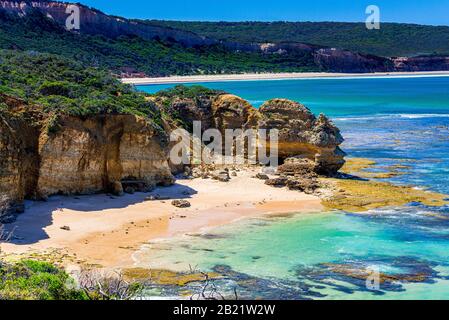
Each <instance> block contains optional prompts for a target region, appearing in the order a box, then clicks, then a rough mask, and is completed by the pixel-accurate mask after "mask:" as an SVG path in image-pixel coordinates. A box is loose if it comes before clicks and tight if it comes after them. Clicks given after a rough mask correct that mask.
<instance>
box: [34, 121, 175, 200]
mask: <svg viewBox="0 0 449 320" xmlns="http://www.w3.org/2000/svg"><path fill="white" fill-rule="evenodd" d="M60 128H61V129H60V130H58V132H57V133H56V134H50V135H42V136H41V138H40V143H39V155H40V158H41V165H40V169H39V181H38V185H37V190H38V192H39V194H41V195H43V196H45V195H51V194H55V193H63V194H73V193H94V192H99V191H102V190H109V189H111V186H112V184H113V183H114V182H115V181H121V180H127V179H137V180H142V182H143V183H146V184H147V185H154V184H170V183H171V182H172V177H171V174H170V169H169V167H168V164H167V157H168V156H167V150H166V147H167V144H166V143H165V142H163V141H161V137H159V136H157V134H156V133H155V131H154V129H153V128H151V127H150V126H148V124H147V123H146V122H145V120H144V119H140V118H138V117H135V116H132V115H114V116H111V115H108V116H96V117H93V118H89V119H86V120H81V119H78V118H74V117H67V118H65V119H63V120H62V121H61V122H60Z"/></svg>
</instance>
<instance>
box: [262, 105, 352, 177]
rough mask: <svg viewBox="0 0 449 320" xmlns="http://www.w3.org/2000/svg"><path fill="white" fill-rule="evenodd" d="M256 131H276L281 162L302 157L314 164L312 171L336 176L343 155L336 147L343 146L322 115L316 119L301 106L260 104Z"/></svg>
mask: <svg viewBox="0 0 449 320" xmlns="http://www.w3.org/2000/svg"><path fill="white" fill-rule="evenodd" d="M259 113H260V114H261V120H260V121H259V123H258V127H259V128H262V129H267V130H268V131H270V130H272V129H277V130H278V131H279V143H278V148H279V149H278V154H279V157H280V158H281V159H287V158H289V157H294V156H301V157H302V158H305V159H309V160H312V161H313V162H314V163H315V167H314V171H316V172H317V173H323V174H332V173H335V172H337V171H338V170H339V169H340V168H341V167H342V166H343V165H344V163H345V162H344V156H345V155H346V154H345V153H344V152H343V151H342V150H341V149H340V148H339V147H338V146H339V145H340V144H341V143H343V141H344V140H343V137H342V136H341V134H340V130H339V129H338V128H337V127H335V126H334V125H333V124H332V122H331V121H330V120H329V119H328V118H326V116H324V115H320V116H319V117H318V118H316V117H315V116H314V115H313V113H312V112H311V111H310V110H309V109H308V108H307V107H305V106H304V105H302V104H300V103H297V102H294V101H290V100H285V99H273V100H270V101H267V102H266V103H265V104H263V105H262V106H261V107H260V109H259Z"/></svg>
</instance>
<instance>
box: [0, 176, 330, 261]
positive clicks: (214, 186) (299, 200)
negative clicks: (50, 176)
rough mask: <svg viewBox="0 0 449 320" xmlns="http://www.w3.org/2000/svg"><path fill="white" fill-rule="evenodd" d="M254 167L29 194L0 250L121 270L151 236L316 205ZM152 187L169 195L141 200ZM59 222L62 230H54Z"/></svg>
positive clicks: (309, 209) (318, 207) (314, 200)
mask: <svg viewBox="0 0 449 320" xmlns="http://www.w3.org/2000/svg"><path fill="white" fill-rule="evenodd" d="M257 172H258V171H255V170H245V171H240V172H238V176H237V177H234V178H233V179H231V181H229V182H227V183H224V182H219V181H215V180H211V179H206V180H205V179H201V178H196V179H192V180H178V181H177V183H176V184H175V185H174V186H170V187H165V188H158V189H156V190H155V191H154V192H152V193H148V194H146V193H136V194H133V195H125V196H123V197H112V198H111V196H110V195H106V194H101V195H90V196H80V197H73V196H71V197H64V196H55V197H51V198H49V200H48V201H47V202H32V201H30V202H28V203H27V210H26V212H25V213H23V214H21V215H19V216H18V218H17V221H16V222H15V223H13V224H11V225H8V229H9V230H14V233H13V235H14V237H15V238H14V239H13V241H11V242H9V243H2V244H0V249H1V251H2V254H3V255H6V256H10V257H12V258H14V257H16V258H26V257H29V256H33V255H42V256H45V255H46V254H48V255H49V256H50V257H51V258H52V259H53V258H54V259H61V260H62V261H58V262H60V263H62V264H63V265H65V266H66V267H70V266H73V265H75V266H77V265H78V266H79V265H87V266H89V265H91V266H97V267H99V268H105V269H124V268H130V267H133V266H134V265H135V263H136V261H135V260H134V259H133V256H134V254H135V253H136V252H138V251H139V250H140V247H141V246H142V245H145V244H146V243H148V242H150V241H153V240H157V239H161V238H171V237H176V236H179V235H183V234H188V233H197V232H201V231H202V230H205V229H210V228H214V227H218V226H222V225H226V224H231V223H233V222H234V221H237V220H240V219H244V218H251V217H258V216H266V215H270V214H292V213H298V214H301V213H318V212H322V211H323V209H324V207H323V206H322V205H321V199H320V198H319V197H317V196H312V195H306V194H304V193H300V192H297V191H291V190H288V189H284V188H282V189H278V188H273V187H271V186H267V185H265V184H264V182H265V181H264V180H259V179H255V178H252V176H253V175H254V174H255V173H257ZM154 194H159V195H161V196H163V197H169V198H170V200H157V201H145V198H146V197H148V196H150V195H154ZM187 194H188V195H187ZM173 199H186V200H188V201H189V202H190V203H191V207H190V208H185V209H179V208H176V207H174V206H173V205H172V204H171V201H172V200H173ZM65 226H67V227H69V230H63V229H61V228H63V227H65Z"/></svg>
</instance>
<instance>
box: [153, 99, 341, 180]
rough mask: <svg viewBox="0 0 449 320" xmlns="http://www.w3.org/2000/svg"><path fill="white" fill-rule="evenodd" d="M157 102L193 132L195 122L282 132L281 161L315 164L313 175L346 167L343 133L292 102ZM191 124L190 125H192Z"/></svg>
mask: <svg viewBox="0 0 449 320" xmlns="http://www.w3.org/2000/svg"><path fill="white" fill-rule="evenodd" d="M154 101H155V102H156V103H157V104H158V105H159V106H160V108H161V109H163V110H165V112H166V113H167V114H170V115H171V117H172V118H173V120H174V122H175V123H176V124H177V125H180V126H182V127H184V128H185V129H186V130H188V131H191V130H192V127H191V123H192V122H193V121H201V122H202V131H203V132H204V131H205V130H207V129H211V128H212V129H218V130H219V131H220V132H222V133H223V132H224V130H225V129H243V130H245V129H266V130H267V131H268V132H269V131H270V130H271V129H278V130H279V150H278V154H279V158H280V160H281V162H282V161H283V160H284V159H287V158H289V157H293V156H300V157H303V158H305V159H309V160H311V161H312V162H313V164H314V165H313V171H315V172H316V173H320V174H334V173H336V172H337V171H338V170H339V169H340V168H341V167H342V166H343V165H344V163H345V161H344V156H345V155H346V154H345V153H344V152H343V151H342V150H341V149H340V148H339V145H340V144H341V143H343V138H342V136H341V134H340V131H339V129H338V128H337V127H335V126H334V125H333V124H332V122H331V121H330V120H329V119H327V118H326V117H325V116H324V115H320V116H319V117H318V118H317V117H315V115H313V113H312V112H311V111H310V110H309V109H308V108H306V107H305V106H303V105H301V104H299V103H297V102H294V101H290V100H285V99H273V100H270V101H267V102H266V103H265V104H263V106H262V107H261V108H260V109H256V108H254V107H253V106H251V105H250V104H249V102H247V101H245V100H244V99H242V98H239V97H237V96H234V95H230V94H225V93H217V94H216V95H203V96H201V97H199V98H198V97H197V98H190V97H183V98H182V97H177V98H175V99H172V98H169V97H166V96H159V97H156V98H154ZM189 124H190V125H189Z"/></svg>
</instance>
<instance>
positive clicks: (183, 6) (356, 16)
mask: <svg viewBox="0 0 449 320" xmlns="http://www.w3.org/2000/svg"><path fill="white" fill-rule="evenodd" d="M79 1H80V2H81V3H83V4H86V5H89V6H91V7H95V8H98V9H100V10H102V11H104V12H106V13H109V14H114V15H118V16H124V17H128V18H143V19H167V20H207V21H249V20H250V21H279V20H284V21H352V22H354V21H355V22H361V21H365V19H366V15H365V9H366V7H367V6H368V5H377V6H378V7H379V8H380V10H381V21H384V22H410V23H419V24H432V25H449V0H371V1H366V0H305V1H304V0H79Z"/></svg>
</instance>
